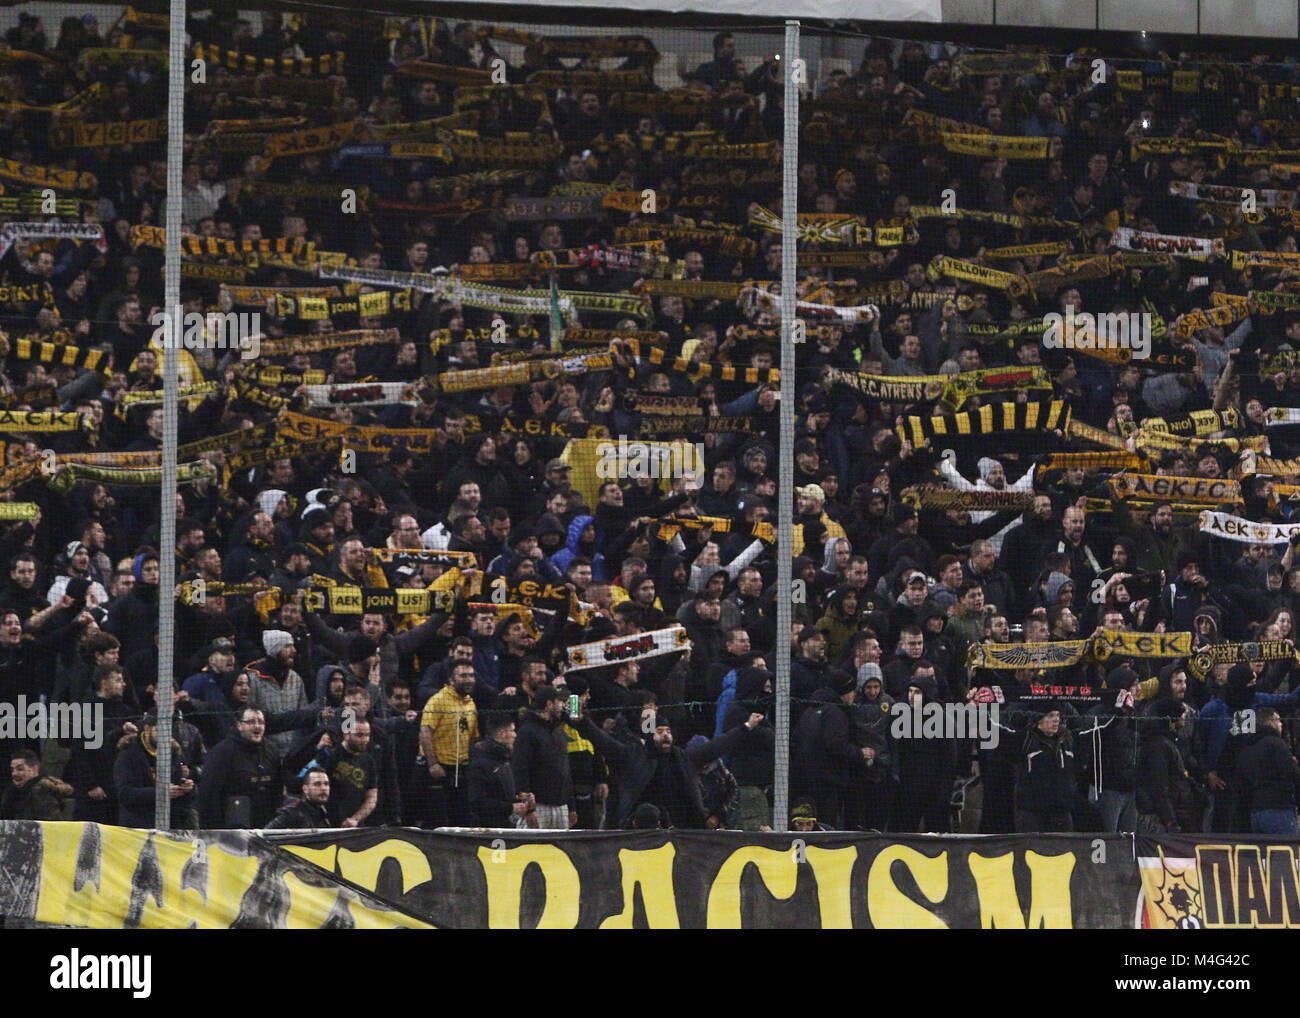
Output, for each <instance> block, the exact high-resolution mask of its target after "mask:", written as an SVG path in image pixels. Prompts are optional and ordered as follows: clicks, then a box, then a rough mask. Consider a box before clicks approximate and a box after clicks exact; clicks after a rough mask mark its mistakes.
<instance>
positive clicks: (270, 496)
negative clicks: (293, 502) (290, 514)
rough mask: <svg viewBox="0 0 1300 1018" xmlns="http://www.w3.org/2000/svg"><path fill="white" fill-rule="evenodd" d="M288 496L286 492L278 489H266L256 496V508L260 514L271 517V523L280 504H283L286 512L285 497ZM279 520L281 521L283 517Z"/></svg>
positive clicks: (287, 505) (286, 503)
mask: <svg viewBox="0 0 1300 1018" xmlns="http://www.w3.org/2000/svg"><path fill="white" fill-rule="evenodd" d="M288 494H289V493H288V492H287V491H284V490H282V489H280V488H267V489H266V491H264V492H262V493H261V494H260V495H258V496H257V507H258V508H259V509H261V510H262V512H264V513H266V515H267V516H269V517H271V520H272V521H274V520H275V517H276V513H277V512H278V511H279V509H280V503H281V502H284V503H285V510H286V512H287V510H288V507H289V504H288V502H285V497H286V496H287V495H288ZM281 519H283V516H282V517H281Z"/></svg>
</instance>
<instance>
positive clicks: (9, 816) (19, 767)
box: [0, 749, 72, 820]
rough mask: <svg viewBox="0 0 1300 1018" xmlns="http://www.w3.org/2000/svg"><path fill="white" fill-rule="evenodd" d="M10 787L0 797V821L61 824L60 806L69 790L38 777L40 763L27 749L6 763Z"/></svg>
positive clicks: (51, 780) (67, 786) (59, 783)
mask: <svg viewBox="0 0 1300 1018" xmlns="http://www.w3.org/2000/svg"><path fill="white" fill-rule="evenodd" d="M9 773H10V776H11V777H12V779H13V781H12V784H10V785H9V787H8V788H6V789H5V791H4V795H3V796H0V820H62V819H63V803H64V800H66V799H67V797H68V796H69V795H71V794H72V788H71V787H70V786H69V785H68V784H67V783H66V782H64V781H60V780H59V779H58V778H54V777H49V776H45V777H42V776H41V763H40V760H38V759H37V757H36V754H35V753H33V752H32V751H31V750H30V749H23V750H19V751H18V752H16V753H14V754H13V759H12V760H10V761H9Z"/></svg>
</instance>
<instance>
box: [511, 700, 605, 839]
mask: <svg viewBox="0 0 1300 1018" xmlns="http://www.w3.org/2000/svg"><path fill="white" fill-rule="evenodd" d="M564 707H565V704H564V694H563V693H561V692H560V691H559V690H558V689H556V688H555V687H554V686H542V687H541V688H540V689H538V690H537V693H536V694H535V695H534V697H533V706H532V709H531V710H528V711H525V712H524V715H523V717H521V718H520V719H519V733H518V738H517V740H516V742H515V748H514V754H513V756H512V758H511V764H512V770H513V772H514V776H515V784H516V785H517V786H518V788H519V790H520V791H521V792H528V793H531V794H532V796H533V798H534V800H535V801H536V818H537V826H538V828H539V829H541V830H550V831H567V830H568V829H569V828H570V827H572V826H573V825H574V824H575V823H577V820H578V814H577V811H576V810H575V809H574V808H573V807H574V797H573V779H572V777H571V775H570V773H569V740H568V737H567V736H566V735H565V734H564V724H565V714H564ZM571 723H572V722H571ZM575 727H576V726H575ZM582 734H584V735H585V734H586V733H585V732H584V733H582ZM588 738H590V736H588Z"/></svg>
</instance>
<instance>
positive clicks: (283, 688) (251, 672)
mask: <svg viewBox="0 0 1300 1018" xmlns="http://www.w3.org/2000/svg"><path fill="white" fill-rule="evenodd" d="M262 649H263V650H265V651H266V657H264V658H260V659H258V660H257V661H254V662H252V663H251V664H249V665H248V666H247V667H246V668H245V671H246V672H248V677H249V680H250V683H251V685H250V689H249V694H248V702H249V704H250V706H253V707H256V708H258V709H259V710H261V711H262V712H263V713H264V714H265V715H266V717H267V719H268V722H269V720H270V719H271V718H274V717H276V716H278V715H282V714H292V713H294V712H295V711H303V710H305V709H306V707H307V704H308V700H307V688H306V686H304V685H303V681H302V676H301V675H299V674H298V673H297V672H296V671H294V668H293V663H294V657H295V656H296V655H297V648H296V647H295V646H294V642H293V636H292V635H290V634H289V633H287V632H285V631H284V630H283V629H268V630H266V631H265V632H264V633H263V634H262ZM268 727H269V724H268ZM309 731H310V726H309V724H307V725H304V726H302V727H300V728H294V729H290V730H289V731H282V732H277V733H276V734H274V735H271V734H267V736H266V741H267V743H268V744H269V745H270V747H271V749H272V750H273V751H274V752H275V753H276V754H277V755H278V756H279V757H280V759H283V758H284V757H285V756H286V755H287V754H288V752H289V750H290V749H291V748H293V745H294V743H295V742H297V741H298V739H299V738H302V737H304V736H306V735H307V734H308V732H309Z"/></svg>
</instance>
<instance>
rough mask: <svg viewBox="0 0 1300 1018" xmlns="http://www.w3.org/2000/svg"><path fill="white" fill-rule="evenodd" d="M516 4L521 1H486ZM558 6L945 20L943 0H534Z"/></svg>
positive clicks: (858, 19)
mask: <svg viewBox="0 0 1300 1018" xmlns="http://www.w3.org/2000/svg"><path fill="white" fill-rule="evenodd" d="M484 2H486V3H513V2H517V0H484ZM532 2H533V3H536V4H546V5H550V6H555V7H569V8H573V7H598V8H601V9H609V8H611V7H621V8H624V9H627V10H644V11H671V12H674V13H678V12H688V11H700V12H707V13H709V14H735V15H748V16H754V17H793V18H823V19H828V20H840V19H846V20H856V21H942V20H943V16H942V14H941V12H940V0H709V3H708V4H707V5H705V4H701V3H700V2H699V0H618V2H617V3H615V4H610V3H608V2H607V0H532Z"/></svg>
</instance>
